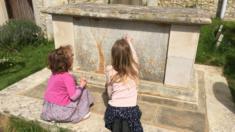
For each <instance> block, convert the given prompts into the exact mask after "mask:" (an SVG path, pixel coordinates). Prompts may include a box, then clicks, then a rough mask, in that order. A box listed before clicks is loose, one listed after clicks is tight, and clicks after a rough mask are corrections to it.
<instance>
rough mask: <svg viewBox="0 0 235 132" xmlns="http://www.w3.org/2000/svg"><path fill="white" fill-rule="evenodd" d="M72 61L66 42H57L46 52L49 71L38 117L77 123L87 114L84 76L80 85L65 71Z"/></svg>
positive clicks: (88, 106) (86, 91) (90, 100)
mask: <svg viewBox="0 0 235 132" xmlns="http://www.w3.org/2000/svg"><path fill="white" fill-rule="evenodd" d="M72 64H73V53H72V49H71V47H70V46H61V47H60V48H58V49H55V50H54V51H52V52H51V53H50V54H49V56H48V66H49V69H50V70H51V72H52V75H51V76H50V78H49V80H48V84H47V89H46V92H45V95H44V104H43V109H42V114H41V118H42V119H43V120H46V121H55V122H73V123H77V122H79V121H81V120H83V119H86V118H88V117H89V115H90V112H89V111H90V106H91V104H92V97H91V95H90V93H89V91H88V90H87V89H86V88H85V86H86V83H87V82H86V80H85V79H83V78H82V79H80V85H79V86H77V85H76V80H75V78H74V77H73V75H71V74H70V73H69V72H68V71H69V70H70V69H71V66H72Z"/></svg>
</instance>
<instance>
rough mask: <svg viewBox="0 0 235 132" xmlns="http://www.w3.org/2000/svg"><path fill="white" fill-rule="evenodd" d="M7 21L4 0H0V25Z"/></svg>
mask: <svg viewBox="0 0 235 132" xmlns="http://www.w3.org/2000/svg"><path fill="white" fill-rule="evenodd" d="M7 21H8V14H7V9H6V4H5V0H0V26H1V25H2V24H4V23H6V22H7Z"/></svg>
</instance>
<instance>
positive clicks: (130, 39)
mask: <svg viewBox="0 0 235 132" xmlns="http://www.w3.org/2000/svg"><path fill="white" fill-rule="evenodd" d="M123 38H124V39H125V40H126V41H127V43H128V44H129V46H130V48H131V53H132V55H133V59H134V61H135V62H136V63H137V64H139V60H138V56H137V53H136V51H135V48H134V46H133V44H132V42H133V38H132V37H131V36H129V35H128V34H126V35H125V36H124V37H123Z"/></svg>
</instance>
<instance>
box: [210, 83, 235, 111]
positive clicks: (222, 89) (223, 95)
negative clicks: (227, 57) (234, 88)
mask: <svg viewBox="0 0 235 132" xmlns="http://www.w3.org/2000/svg"><path fill="white" fill-rule="evenodd" d="M213 92H214V95H215V97H216V99H217V100H218V101H219V102H220V103H222V104H223V105H224V106H225V107H227V108H228V109H229V110H230V111H231V112H233V113H235V104H234V103H233V101H232V96H231V93H230V91H229V88H228V86H227V84H225V83H223V82H216V83H214V84H213Z"/></svg>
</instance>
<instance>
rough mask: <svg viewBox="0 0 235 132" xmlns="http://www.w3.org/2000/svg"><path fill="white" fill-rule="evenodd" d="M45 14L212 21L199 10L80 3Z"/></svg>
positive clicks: (157, 20) (51, 10)
mask: <svg viewBox="0 0 235 132" xmlns="http://www.w3.org/2000/svg"><path fill="white" fill-rule="evenodd" d="M43 12H44V13H49V14H60V15H71V16H82V17H94V18H111V19H122V20H138V21H150V22H159V23H181V24H183V23H185V24H209V23H211V19H210V18H209V16H207V15H206V13H205V12H203V11H202V10H199V9H179V8H156V7H142V6H126V5H108V6H107V4H92V3H79V4H69V5H64V6H57V7H52V8H47V9H45V10H43Z"/></svg>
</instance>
